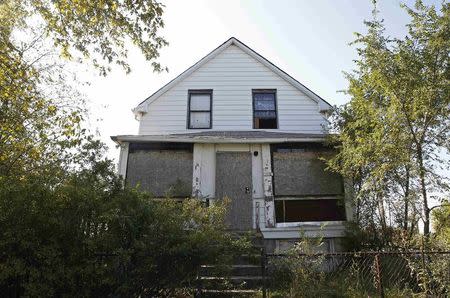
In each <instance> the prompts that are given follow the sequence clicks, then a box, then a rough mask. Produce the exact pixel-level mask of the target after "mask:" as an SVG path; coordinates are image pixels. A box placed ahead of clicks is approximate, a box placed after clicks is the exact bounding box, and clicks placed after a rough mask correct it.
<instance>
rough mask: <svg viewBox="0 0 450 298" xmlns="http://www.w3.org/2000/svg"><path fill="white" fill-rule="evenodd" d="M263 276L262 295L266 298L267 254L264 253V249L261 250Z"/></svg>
mask: <svg viewBox="0 0 450 298" xmlns="http://www.w3.org/2000/svg"><path fill="white" fill-rule="evenodd" d="M261 275H262V279H263V280H262V287H263V288H262V294H263V298H266V295H267V294H266V291H267V287H266V253H265V251H264V248H261Z"/></svg>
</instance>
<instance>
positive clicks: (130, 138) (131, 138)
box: [111, 135, 326, 144]
mask: <svg viewBox="0 0 450 298" xmlns="http://www.w3.org/2000/svg"><path fill="white" fill-rule="evenodd" d="M111 139H112V140H113V141H114V142H116V143H119V144H120V143H123V142H181V143H215V144H227V143H228V144H273V143H286V142H311V143H322V142H324V141H325V140H326V135H324V136H323V137H317V138H308V137H305V138H300V137H299V138H297V137H296V138H253V139H245V138H231V137H217V136H214V137H213V136H210V137H206V136H202V137H186V136H182V137H180V136H174V135H166V136H161V135H158V136H152V135H125V136H113V137H111Z"/></svg>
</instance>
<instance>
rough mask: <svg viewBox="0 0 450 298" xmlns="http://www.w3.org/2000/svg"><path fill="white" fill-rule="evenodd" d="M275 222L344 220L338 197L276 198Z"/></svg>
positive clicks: (343, 209)
mask: <svg viewBox="0 0 450 298" xmlns="http://www.w3.org/2000/svg"><path fill="white" fill-rule="evenodd" d="M275 214H276V221H277V223H283V222H305V221H340V220H345V207H344V202H343V201H342V200H340V199H298V200H295V199H288V200H282V199H278V200H276V201H275Z"/></svg>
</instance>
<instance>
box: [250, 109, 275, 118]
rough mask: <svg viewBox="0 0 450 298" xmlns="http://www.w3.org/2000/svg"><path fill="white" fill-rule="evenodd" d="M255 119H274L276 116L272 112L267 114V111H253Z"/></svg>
mask: <svg viewBox="0 0 450 298" xmlns="http://www.w3.org/2000/svg"><path fill="white" fill-rule="evenodd" d="M255 117H258V118H266V119H269V118H276V117H277V114H276V113H275V112H274V111H273V112H269V111H255Z"/></svg>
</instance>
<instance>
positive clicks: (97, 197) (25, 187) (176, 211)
mask: <svg viewBox="0 0 450 298" xmlns="http://www.w3.org/2000/svg"><path fill="white" fill-rule="evenodd" d="M94 151H95V150H94ZM91 153H92V152H91ZM83 160H84V162H83V163H78V164H77V165H78V167H77V169H76V170H73V171H71V172H70V173H69V174H66V175H62V176H58V177H57V179H55V176H52V175H50V174H49V175H48V176H46V175H21V176H17V177H20V178H17V177H15V178H11V177H0V179H1V181H0V292H1V293H3V294H5V295H7V296H39V297H41V296H44V297H45V296H127V297H128V296H143V297H155V296H172V295H174V293H175V292H177V291H181V292H183V291H184V292H185V291H190V290H191V289H192V288H194V285H195V283H194V282H195V279H196V276H197V270H198V267H199V265H200V264H202V263H205V262H214V263H216V264H217V263H219V264H220V263H221V262H225V261H226V259H229V258H231V255H232V254H233V252H234V250H235V249H238V248H239V247H240V244H242V243H241V242H240V241H239V240H233V237H232V236H231V235H230V234H228V233H226V232H225V231H224V225H223V218H224V212H225V209H226V208H225V207H226V206H225V204H215V205H214V206H212V207H209V208H205V207H204V206H203V205H202V203H201V202H200V201H199V200H194V199H186V200H185V201H183V202H181V203H178V202H174V201H173V200H170V199H168V200H166V201H155V200H152V198H151V197H149V196H148V195H147V194H145V193H140V192H138V191H137V190H135V189H131V188H129V187H123V182H122V181H121V180H120V179H119V178H118V177H116V175H115V174H114V168H113V166H112V165H111V162H109V161H107V160H102V159H98V157H96V156H95V154H87V155H86V156H85V157H84V158H83Z"/></svg>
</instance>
